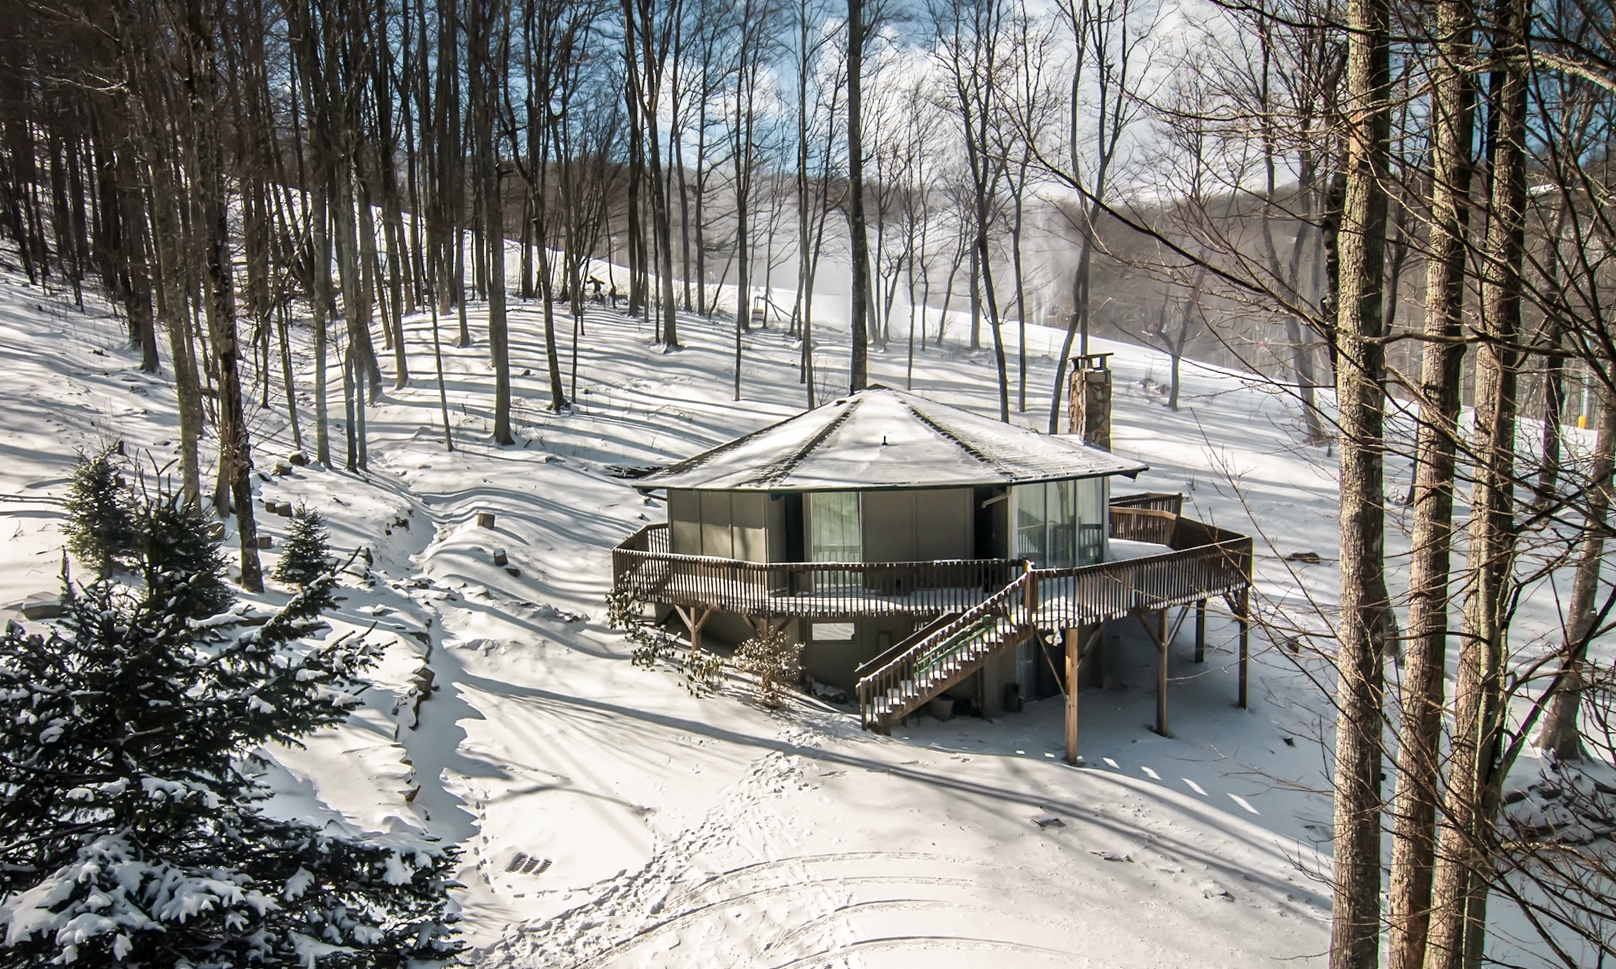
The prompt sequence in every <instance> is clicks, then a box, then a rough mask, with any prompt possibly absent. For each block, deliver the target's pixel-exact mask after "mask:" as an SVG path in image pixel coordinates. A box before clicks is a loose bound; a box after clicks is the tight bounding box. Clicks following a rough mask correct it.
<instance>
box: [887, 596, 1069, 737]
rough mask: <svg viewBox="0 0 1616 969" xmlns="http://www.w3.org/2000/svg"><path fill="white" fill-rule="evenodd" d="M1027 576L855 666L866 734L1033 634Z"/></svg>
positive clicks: (927, 700) (941, 691) (961, 680)
mask: <svg viewBox="0 0 1616 969" xmlns="http://www.w3.org/2000/svg"><path fill="white" fill-rule="evenodd" d="M1031 582H1032V580H1031V578H1030V574H1029V573H1023V574H1022V575H1020V576H1017V577H1016V579H1015V580H1014V581H1012V582H1011V583H1009V584H1008V585H1006V586H1005V587H1004V588H1003V589H1001V590H999V591H998V592H996V593H994V594H993V595H992V596H990V597H989V598H987V599H986V600H984V601H983V602H982V603H981V604H979V605H977V606H974V607H972V608H971V609H968V610H966V611H965V612H962V613H956V614H951V615H944V616H942V617H939V618H938V619H937V620H934V621H933V622H932V623H930V624H929V625H927V626H926V627H925V628H923V629H921V630H919V631H918V632H916V633H915V634H914V635H912V636H910V637H909V638H908V639H905V640H903V641H902V642H900V643H898V644H897V645H896V646H894V647H892V648H891V649H889V650H887V651H886V652H885V653H883V654H882V655H880V656H878V657H876V658H875V659H874V660H871V661H870V662H869V663H867V664H865V665H864V666H863V667H860V673H864V671H865V670H869V672H868V673H867V674H865V675H861V676H860V677H859V681H858V696H859V713H860V716H861V718H862V720H863V722H864V727H865V729H866V730H875V731H877V732H879V733H891V732H892V725H893V724H894V723H896V722H898V721H899V720H902V719H903V718H904V717H907V716H908V715H909V714H911V713H913V712H915V711H916V710H918V709H920V708H921V707H923V706H925V705H926V704H927V703H928V702H930V701H931V700H932V699H933V698H934V697H936V696H938V695H939V694H941V693H943V692H944V691H946V690H949V689H952V688H953V687H955V686H957V685H959V684H960V683H961V682H963V681H964V680H965V679H966V678H967V677H969V676H970V675H971V674H972V673H975V672H976V671H977V670H979V669H981V668H982V666H983V665H984V664H985V663H986V662H987V661H988V660H989V659H991V658H992V657H994V656H996V655H998V654H999V653H1002V652H1004V651H1005V650H1008V649H1011V648H1013V647H1015V646H1017V645H1019V644H1021V643H1022V642H1023V641H1025V640H1026V639H1027V638H1028V637H1029V636H1031V635H1032V634H1033V633H1034V632H1035V631H1036V628H1037V627H1036V626H1035V625H1034V624H1033V622H1032V619H1033V612H1034V610H1035V607H1036V604H1035V603H1034V601H1033V598H1032V595H1031V594H1030V590H1031V588H1032V585H1031Z"/></svg>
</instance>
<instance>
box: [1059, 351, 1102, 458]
mask: <svg viewBox="0 0 1616 969" xmlns="http://www.w3.org/2000/svg"><path fill="white" fill-rule="evenodd" d="M1110 356H1111V354H1109V353H1090V354H1086V355H1084V356H1080V357H1073V358H1072V370H1071V378H1070V383H1069V384H1068V386H1067V395H1066V396H1067V401H1068V403H1067V409H1066V433H1068V434H1076V435H1078V436H1079V437H1081V438H1082V439H1083V443H1084V444H1087V445H1089V446H1091V447H1097V448H1101V449H1102V450H1106V451H1109V450H1111V369H1110V367H1108V366H1107V365H1106V358H1108V357H1110Z"/></svg>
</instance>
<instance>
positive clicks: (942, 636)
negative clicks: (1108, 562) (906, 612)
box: [857, 566, 1037, 723]
mask: <svg viewBox="0 0 1616 969" xmlns="http://www.w3.org/2000/svg"><path fill="white" fill-rule="evenodd" d="M1036 575H1037V573H1036V572H1035V571H1034V570H1033V569H1032V568H1031V567H1030V566H1029V567H1027V568H1025V569H1023V571H1022V572H1021V573H1020V574H1019V575H1017V576H1016V577H1015V578H1014V579H1012V580H1010V582H1008V583H1007V584H1006V585H1005V586H1004V588H1002V589H1000V590H999V591H997V592H995V593H994V594H993V595H991V596H989V597H987V598H986V599H983V600H982V601H981V602H979V603H977V604H976V605H974V606H972V607H971V608H969V609H967V610H965V611H964V612H962V613H960V615H959V617H958V618H956V619H955V620H954V621H952V622H949V623H946V624H944V625H942V626H941V627H939V628H938V629H936V630H935V631H933V632H932V633H931V634H930V635H927V636H924V637H922V638H921V639H920V640H918V641H916V642H915V643H914V644H913V645H912V646H910V647H909V648H908V649H906V650H904V651H903V653H902V654H900V655H898V656H895V657H893V658H892V659H891V660H889V661H887V662H886V663H885V664H883V665H882V666H881V667H880V668H878V669H876V670H875V671H873V672H871V673H870V674H868V675H867V676H864V677H861V678H860V679H859V681H858V683H857V690H858V695H859V707H860V712H861V714H863V718H864V722H865V723H869V722H870V717H869V714H868V708H869V706H870V701H871V700H872V699H873V698H874V697H875V696H878V695H880V693H882V692H884V691H885V690H886V689H889V688H890V687H891V686H894V685H897V684H899V683H902V682H904V681H905V680H909V679H912V678H913V673H914V665H915V661H916V660H918V659H919V658H920V657H922V656H924V655H925V654H926V652H927V651H929V650H930V649H932V648H934V647H935V645H936V644H937V643H941V642H946V641H948V640H949V639H950V638H952V637H954V636H956V635H958V634H960V633H962V632H968V631H970V630H971V629H972V628H973V627H976V626H978V625H979V624H980V621H981V620H982V619H984V618H986V617H988V616H993V617H995V618H1004V619H1009V620H1010V621H1011V622H1012V623H1013V624H1015V625H1026V624H1027V622H1029V621H1030V620H1031V618H1032V612H1031V611H1030V610H1035V609H1036V607H1037V606H1036V591H1035V590H1034V591H1031V592H1030V591H1029V584H1030V583H1031V582H1033V581H1034V577H1035V576H1036ZM974 638H975V637H973V636H965V637H963V638H962V639H961V641H960V642H959V643H957V644H955V651H958V650H959V649H963V648H964V647H965V646H967V645H969V644H970V643H971V642H972V641H973V639H974ZM937 658H940V657H933V659H934V660H935V659H937Z"/></svg>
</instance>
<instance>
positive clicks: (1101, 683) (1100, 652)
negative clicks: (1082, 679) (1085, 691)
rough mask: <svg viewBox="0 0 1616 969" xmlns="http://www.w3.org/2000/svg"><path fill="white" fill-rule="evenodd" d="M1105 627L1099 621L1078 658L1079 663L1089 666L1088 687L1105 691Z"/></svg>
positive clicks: (1104, 622) (1102, 621)
mask: <svg viewBox="0 0 1616 969" xmlns="http://www.w3.org/2000/svg"><path fill="white" fill-rule="evenodd" d="M1105 626H1106V620H1104V619H1101V620H1100V622H1099V625H1097V626H1095V627H1094V632H1093V633H1092V634H1091V635H1090V636H1089V641H1088V644H1087V645H1086V646H1084V647H1083V655H1082V656H1081V657H1080V658H1079V662H1083V663H1087V664H1088V665H1089V685H1090V686H1092V687H1094V688H1095V689H1096V690H1103V689H1105Z"/></svg>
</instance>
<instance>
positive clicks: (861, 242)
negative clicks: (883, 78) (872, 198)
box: [847, 0, 870, 392]
mask: <svg viewBox="0 0 1616 969" xmlns="http://www.w3.org/2000/svg"><path fill="white" fill-rule="evenodd" d="M863 74H864V2H863V0H847V227H848V231H849V233H851V235H852V247H851V252H850V254H849V258H850V259H851V260H852V263H853V266H852V269H853V273H852V290H853V291H852V298H851V301H850V303H849V312H850V314H851V316H850V322H851V326H852V341H853V349H852V358H851V365H850V367H849V371H850V372H849V380H848V382H849V388H850V389H851V390H852V391H854V392H857V391H860V390H863V389H864V388H865V387H866V386H868V385H869V381H870V377H869V370H870V363H869V355H870V347H869V318H870V242H869V238H868V237H867V236H866V235H865V233H864V95H863V90H862V89H863V86H864V81H863Z"/></svg>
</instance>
